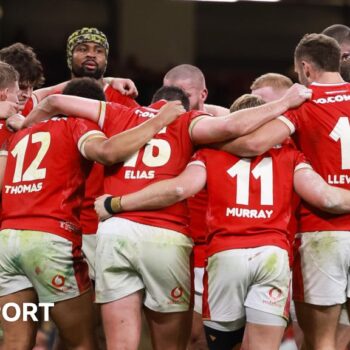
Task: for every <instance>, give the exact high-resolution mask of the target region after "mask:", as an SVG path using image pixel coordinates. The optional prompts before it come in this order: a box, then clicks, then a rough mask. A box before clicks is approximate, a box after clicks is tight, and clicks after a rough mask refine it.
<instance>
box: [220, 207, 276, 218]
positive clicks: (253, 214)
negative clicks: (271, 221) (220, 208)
mask: <svg viewBox="0 0 350 350" xmlns="http://www.w3.org/2000/svg"><path fill="white" fill-rule="evenodd" d="M272 214H273V210H265V209H260V210H256V209H243V208H226V216H235V217H237V218H249V219H268V218H270V217H271V215H272Z"/></svg>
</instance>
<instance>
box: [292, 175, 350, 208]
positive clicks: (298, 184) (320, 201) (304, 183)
mask: <svg viewBox="0 0 350 350" xmlns="http://www.w3.org/2000/svg"><path fill="white" fill-rule="evenodd" d="M294 187H295V190H296V192H297V193H298V194H299V195H300V197H301V198H302V199H304V200H305V201H306V202H307V203H309V204H311V205H312V206H314V207H316V208H318V209H320V210H323V211H326V212H329V213H333V214H344V213H348V212H350V191H349V190H346V189H343V188H340V187H335V186H331V185H329V184H328V183H327V182H326V181H325V180H324V179H323V178H322V177H321V176H320V175H319V174H317V173H316V172H315V171H313V170H312V169H301V170H298V171H297V172H296V173H295V174H294Z"/></svg>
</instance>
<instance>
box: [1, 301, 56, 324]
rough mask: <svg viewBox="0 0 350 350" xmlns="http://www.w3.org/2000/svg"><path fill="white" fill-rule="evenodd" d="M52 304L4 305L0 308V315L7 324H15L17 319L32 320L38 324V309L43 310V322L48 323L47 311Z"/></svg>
mask: <svg viewBox="0 0 350 350" xmlns="http://www.w3.org/2000/svg"><path fill="white" fill-rule="evenodd" d="M53 306H54V303H39V304H35V303H23V304H22V305H18V304H16V303H6V304H4V305H3V307H2V308H0V313H1V315H2V317H3V318H4V320H6V321H8V322H16V321H18V320H19V319H21V320H22V321H29V320H32V321H33V322H38V321H39V319H38V317H37V314H36V313H37V312H38V310H39V308H42V309H43V321H49V309H50V307H53Z"/></svg>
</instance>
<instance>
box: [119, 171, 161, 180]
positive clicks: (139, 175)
mask: <svg viewBox="0 0 350 350" xmlns="http://www.w3.org/2000/svg"><path fill="white" fill-rule="evenodd" d="M124 178H125V179H154V170H149V171H146V170H126V171H125V176H124Z"/></svg>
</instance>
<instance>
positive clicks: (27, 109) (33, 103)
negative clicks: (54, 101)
mask: <svg viewBox="0 0 350 350" xmlns="http://www.w3.org/2000/svg"><path fill="white" fill-rule="evenodd" d="M37 104H38V99H37V98H36V96H35V94H34V93H33V94H32V96H31V97H30V98H29V100H28V101H27V102H26V104H25V105H24V108H23V111H22V113H21V114H22V115H23V116H25V117H26V116H27V115H28V114H29V113H30V112H31V111H32V109H33V108H34V107H35V106H36V105H37Z"/></svg>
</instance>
